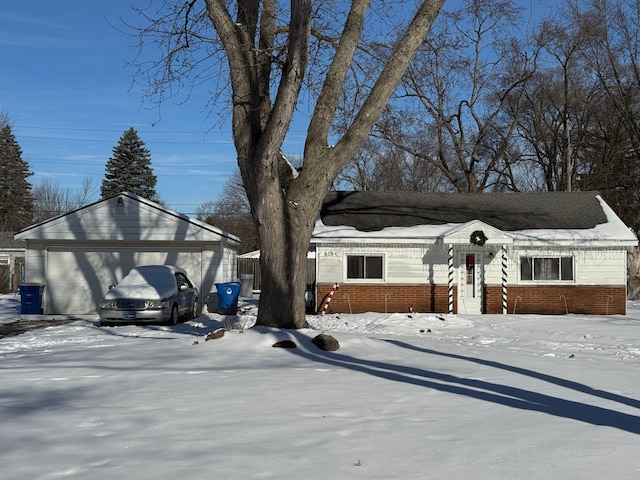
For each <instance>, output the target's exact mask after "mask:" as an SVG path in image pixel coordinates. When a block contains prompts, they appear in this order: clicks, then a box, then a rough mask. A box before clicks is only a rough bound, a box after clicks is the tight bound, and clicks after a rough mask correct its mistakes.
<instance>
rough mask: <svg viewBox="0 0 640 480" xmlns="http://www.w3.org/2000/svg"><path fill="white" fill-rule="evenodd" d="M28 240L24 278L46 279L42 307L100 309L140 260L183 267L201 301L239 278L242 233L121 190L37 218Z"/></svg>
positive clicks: (25, 235) (23, 235)
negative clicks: (110, 290)
mask: <svg viewBox="0 0 640 480" xmlns="http://www.w3.org/2000/svg"><path fill="white" fill-rule="evenodd" d="M15 238H16V240H24V241H25V244H26V254H25V281H26V282H30V283H41V284H44V285H45V289H44V292H43V299H42V308H43V313H44V314H49V315H60V314H65V315H71V314H77V315H81V314H95V313H97V306H98V303H99V302H100V299H101V298H102V296H103V295H104V293H105V292H106V291H107V290H108V288H109V285H114V284H116V283H118V282H119V281H120V279H122V277H124V276H125V275H126V274H127V273H128V272H129V270H130V269H131V268H133V267H135V266H137V265H150V264H166V265H177V266H180V267H182V268H184V269H185V270H186V271H187V272H188V273H189V276H190V277H191V280H192V281H193V282H194V283H195V284H196V286H197V287H198V291H199V292H200V299H199V308H202V305H203V304H204V302H205V301H206V297H207V295H208V294H209V292H212V291H215V284H216V283H220V282H229V281H233V280H235V279H236V266H237V246H238V245H239V243H240V240H239V239H238V237H236V236H234V235H232V234H230V233H228V232H224V231H222V230H220V229H219V228H216V227H214V226H212V225H209V224H207V223H204V222H201V221H198V220H194V219H191V218H189V217H188V216H186V215H183V214H180V213H177V212H175V211H172V210H169V209H167V208H164V207H163V206H161V205H159V204H157V203H154V202H152V201H150V200H147V199H145V198H142V197H139V196H137V195H134V194H131V193H121V194H119V195H115V196H113V197H110V198H107V199H104V200H101V201H99V202H96V203H93V204H91V205H87V206H85V207H82V208H79V209H78V210H74V211H72V212H69V213H66V214H64V215H60V216H58V217H54V218H51V219H49V220H47V221H45V222H42V223H39V224H36V225H32V226H30V227H28V228H26V229H24V230H22V231H20V232H18V233H17V234H16V235H15Z"/></svg>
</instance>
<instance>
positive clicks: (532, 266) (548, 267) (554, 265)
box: [520, 257, 573, 282]
mask: <svg viewBox="0 0 640 480" xmlns="http://www.w3.org/2000/svg"><path fill="white" fill-rule="evenodd" d="M520 279H521V280H527V281H534V282H549V281H562V282H571V281H573V257H520Z"/></svg>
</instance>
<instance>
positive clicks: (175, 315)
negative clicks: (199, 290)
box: [170, 305, 178, 325]
mask: <svg viewBox="0 0 640 480" xmlns="http://www.w3.org/2000/svg"><path fill="white" fill-rule="evenodd" d="M170 322H171V325H177V324H178V305H174V306H173V308H172V309H171V319H170Z"/></svg>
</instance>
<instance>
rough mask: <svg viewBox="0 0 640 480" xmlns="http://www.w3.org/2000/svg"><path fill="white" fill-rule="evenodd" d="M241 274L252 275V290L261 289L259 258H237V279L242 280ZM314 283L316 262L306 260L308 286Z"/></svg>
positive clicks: (310, 259)
mask: <svg viewBox="0 0 640 480" xmlns="http://www.w3.org/2000/svg"><path fill="white" fill-rule="evenodd" d="M243 274H251V275H253V289H254V290H260V289H261V287H262V278H261V276H260V259H259V258H238V278H242V275H243ZM315 281H316V260H315V258H308V259H307V281H306V283H307V284H308V285H310V284H314V283H315Z"/></svg>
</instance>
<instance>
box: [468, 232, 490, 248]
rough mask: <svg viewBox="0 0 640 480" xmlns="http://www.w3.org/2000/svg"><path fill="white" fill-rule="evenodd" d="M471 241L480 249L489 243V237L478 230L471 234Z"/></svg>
mask: <svg viewBox="0 0 640 480" xmlns="http://www.w3.org/2000/svg"><path fill="white" fill-rule="evenodd" d="M469 241H470V242H471V243H472V244H473V245H478V246H479V247H481V246H483V245H484V244H485V243H486V241H487V236H486V235H485V234H484V232H483V231H482V230H476V231H475V232H473V233H472V234H471V237H470V238H469Z"/></svg>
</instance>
